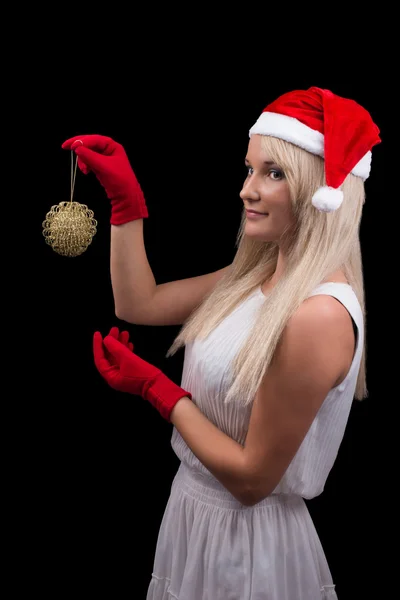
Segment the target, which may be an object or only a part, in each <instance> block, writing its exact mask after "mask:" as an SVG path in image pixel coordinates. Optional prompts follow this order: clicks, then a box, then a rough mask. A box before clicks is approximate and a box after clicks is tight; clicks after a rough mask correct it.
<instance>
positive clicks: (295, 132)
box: [249, 111, 371, 180]
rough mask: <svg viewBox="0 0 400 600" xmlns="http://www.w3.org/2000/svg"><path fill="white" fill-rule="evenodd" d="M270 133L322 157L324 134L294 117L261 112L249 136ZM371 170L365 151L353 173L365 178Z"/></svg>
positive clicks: (369, 153)
mask: <svg viewBox="0 0 400 600" xmlns="http://www.w3.org/2000/svg"><path fill="white" fill-rule="evenodd" d="M257 133H258V134H260V135H271V136H272V137H277V138H280V139H281V140H285V141H286V142H291V143H292V144H294V145H295V146H299V147H300V148H303V149H304V150H307V151H308V152H311V153H312V154H316V155H317V156H321V157H322V158H324V136H323V134H322V133H320V132H319V131H317V130H315V129H311V127H308V126H307V125H304V123H302V122H301V121H299V120H298V119H295V118H294V117H288V116H287V115H281V114H279V113H271V112H268V111H265V112H263V113H261V115H260V116H259V117H258V119H257V121H256V122H255V123H254V125H253V127H252V128H251V129H250V131H249V137H251V136H252V135H254V134H257ZM370 170H371V152H370V151H369V152H367V153H366V154H365V155H364V156H363V157H362V159H361V160H360V161H359V162H358V163H357V164H356V165H355V167H354V168H353V169H352V171H351V172H352V173H353V175H356V176H357V177H360V178H361V179H363V180H365V179H367V178H368V176H369V173H370Z"/></svg>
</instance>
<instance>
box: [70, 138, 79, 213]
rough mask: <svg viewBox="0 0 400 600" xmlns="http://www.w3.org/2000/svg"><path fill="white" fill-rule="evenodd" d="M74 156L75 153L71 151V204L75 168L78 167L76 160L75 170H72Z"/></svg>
mask: <svg viewBox="0 0 400 600" xmlns="http://www.w3.org/2000/svg"><path fill="white" fill-rule="evenodd" d="M74 154H75V152H74V151H73V150H71V199H70V202H72V198H73V195H74V187H75V178H76V167H77V165H78V160H75V168H74Z"/></svg>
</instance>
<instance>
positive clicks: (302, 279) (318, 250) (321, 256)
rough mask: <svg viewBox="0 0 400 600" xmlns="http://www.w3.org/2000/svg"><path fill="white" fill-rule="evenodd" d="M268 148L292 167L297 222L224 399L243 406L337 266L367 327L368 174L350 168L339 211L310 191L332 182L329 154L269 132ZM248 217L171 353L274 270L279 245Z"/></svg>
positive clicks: (363, 393) (362, 389)
mask: <svg viewBox="0 0 400 600" xmlns="http://www.w3.org/2000/svg"><path fill="white" fill-rule="evenodd" d="M262 147H263V149H264V150H265V151H266V152H267V153H268V155H269V157H270V160H272V161H273V162H274V163H276V164H278V165H279V166H280V167H281V168H282V169H283V171H284V173H285V176H286V179H287V181H288V185H289V190H290V197H291V202H292V208H293V212H294V215H295V226H294V228H293V229H292V230H291V232H290V234H288V236H286V239H284V240H281V241H280V243H281V242H282V241H284V243H285V250H286V248H287V254H286V253H285V256H286V259H287V263H286V266H285V271H284V273H283V275H282V276H281V278H280V279H279V281H278V282H277V284H276V285H275V286H274V287H273V289H272V291H271V292H269V293H268V296H267V297H266V299H265V302H263V303H262V306H261V307H260V309H259V313H258V315H257V319H256V322H255V323H254V326H253V328H252V329H251V331H250V332H249V335H248V338H247V339H246V341H245V343H244V344H243V346H242V347H241V349H240V350H239V352H238V353H237V355H236V357H235V359H234V362H233V371H234V377H233V383H232V385H231V387H230V389H229V390H228V393H227V396H226V397H225V399H224V402H226V403H227V402H230V401H231V400H232V399H233V398H234V397H239V398H240V403H241V404H242V405H243V406H246V405H247V404H249V403H250V402H251V401H252V400H253V398H254V397H255V395H256V393H257V389H258V387H259V385H260V384H261V381H262V378H263V376H264V374H265V372H266V370H267V369H268V366H269V364H270V363H271V360H272V358H273V356H274V352H275V349H276V346H277V344H278V342H279V339H280V337H281V335H282V332H283V330H284V328H285V325H286V323H287V322H288V320H289V319H290V318H291V317H292V315H293V314H294V313H295V311H296V310H297V309H298V308H299V306H300V305H301V303H302V302H303V301H304V300H305V299H307V297H308V296H309V295H310V293H311V292H312V291H313V290H314V289H315V287H316V286H318V285H319V284H320V283H321V282H322V281H323V280H324V279H325V278H326V277H327V276H328V275H330V274H331V273H333V272H334V271H336V270H338V269H343V270H344V273H345V275H346V278H347V280H348V282H349V284H350V285H351V286H352V288H353V290H354V292H355V294H356V296H357V298H358V301H359V303H360V306H361V309H362V312H363V319H364V329H366V322H365V315H366V310H365V298H364V279H363V266H362V257H361V248H360V239H359V229H360V221H361V215H362V207H363V204H364V201H365V189H364V183H363V181H362V180H361V179H360V178H358V177H356V176H354V175H352V174H350V175H348V176H347V178H346V180H345V181H344V183H343V185H342V190H343V194H344V198H343V203H342V205H341V206H340V208H339V209H337V210H336V211H334V212H332V213H325V212H320V211H318V210H317V209H316V208H315V207H314V206H313V205H312V202H311V198H312V195H313V193H314V192H315V190H316V189H317V188H319V187H320V186H321V185H325V176H324V161H323V159H321V158H320V157H318V156H315V155H313V154H310V153H308V152H306V151H305V150H303V149H301V148H299V147H297V146H295V145H293V144H290V143H288V142H285V141H283V140H280V139H277V138H273V137H269V136H263V137H262ZM245 221H246V216H245V211H244V210H243V214H242V218H241V223H240V227H239V231H238V235H237V238H236V244H235V247H236V248H237V250H236V253H235V257H234V260H233V262H232V264H231V266H230V268H229V269H228V270H227V273H226V274H225V275H224V277H223V278H221V279H220V281H219V282H218V283H217V285H216V286H215V287H214V289H213V290H212V291H211V292H210V293H209V294H208V296H207V297H206V298H204V300H203V301H202V303H201V304H200V305H199V306H198V307H197V308H196V309H195V310H194V311H193V312H192V313H191V315H190V316H189V317H188V319H187V320H186V321H185V323H184V324H183V326H182V328H181V330H180V332H179V334H178V335H177V337H176V338H175V340H174V342H173V344H172V345H171V347H170V348H169V350H168V352H167V354H166V356H167V357H168V356H171V355H173V354H175V352H176V351H177V350H178V349H179V348H180V347H182V346H184V345H186V344H188V343H189V342H190V341H193V340H194V339H195V338H196V337H197V338H199V339H204V338H205V337H207V336H208V335H209V333H210V332H211V331H212V330H213V329H214V328H215V327H216V326H217V325H218V324H219V323H220V322H221V321H222V320H223V319H224V318H225V317H226V316H227V315H228V314H230V313H231V312H232V310H233V309H234V308H235V307H236V306H237V305H239V304H240V303H241V302H242V301H243V300H244V299H245V298H247V297H248V296H249V294H251V293H252V292H253V291H254V290H255V289H256V288H257V287H259V286H260V285H261V284H262V283H263V282H265V281H267V280H269V279H270V278H271V276H272V275H273V273H274V271H275V268H276V265H277V259H278V252H279V247H278V244H277V243H275V242H262V241H259V240H255V239H252V238H249V237H248V236H246V235H245V233H244V229H245ZM289 236H290V237H289ZM365 339H366V335H365V336H364V347H363V352H362V358H361V364H360V369H359V372H358V378H357V385H356V390H355V398H356V399H357V400H362V399H363V398H365V397H367V396H368V391H367V384H366V341H365Z"/></svg>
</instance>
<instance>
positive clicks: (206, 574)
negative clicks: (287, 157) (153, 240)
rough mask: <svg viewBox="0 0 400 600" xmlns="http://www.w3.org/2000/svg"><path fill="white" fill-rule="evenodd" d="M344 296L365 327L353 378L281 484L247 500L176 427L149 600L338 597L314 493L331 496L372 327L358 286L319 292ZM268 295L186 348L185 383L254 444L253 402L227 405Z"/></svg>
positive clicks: (219, 420) (227, 427) (327, 403)
mask: <svg viewBox="0 0 400 600" xmlns="http://www.w3.org/2000/svg"><path fill="white" fill-rule="evenodd" d="M316 294H328V295H330V296H333V297H335V298H336V299H337V300H338V301H339V302H341V303H342V304H343V305H344V306H345V308H346V309H347V310H348V312H349V314H350V315H351V317H352V319H353V322H354V324H355V327H356V350H355V354H354V357H353V361H352V364H351V367H350V369H349V371H348V374H347V376H346V378H345V379H344V381H343V382H342V383H341V384H340V385H339V386H337V387H335V388H334V389H332V390H331V391H330V392H329V394H328V395H327V397H326V398H325V400H324V402H323V404H322V406H321V408H320V410H319V412H318V414H317V416H316V417H315V419H314V422H313V423H312V425H311V427H310V429H309V431H308V432H307V435H306V437H305V438H304V440H303V443H302V444H301V446H300V448H299V449H298V451H297V453H296V455H295V457H294V458H293V460H292V462H291V464H290V465H289V467H288V469H287V470H286V472H285V474H284V476H283V478H282V479H281V481H280V482H279V484H278V486H277V487H276V489H275V490H274V492H273V493H272V494H271V495H269V496H268V497H267V498H265V499H264V500H262V501H261V502H259V503H258V504H256V505H255V506H250V507H249V506H244V505H242V504H241V503H240V502H238V501H237V500H236V499H235V498H234V497H233V496H232V494H231V493H230V492H228V490H227V489H226V488H224V487H223V486H222V484H221V483H220V482H219V481H218V480H217V479H216V478H215V477H214V476H213V475H212V474H211V473H210V472H209V471H208V470H207V469H206V468H205V466H204V465H203V464H202V463H201V462H200V461H199V460H198V459H197V458H196V456H195V455H194V454H193V452H192V451H191V450H190V448H189V447H188V446H187V444H186V443H185V441H184V440H183V438H182V437H181V435H180V434H179V432H178V431H177V429H176V428H174V429H173V433H172V439H171V445H172V448H173V450H174V452H175V453H176V455H177V456H178V458H179V459H180V461H181V463H180V467H179V469H178V471H177V473H176V476H175V478H174V481H173V484H172V488H171V494H170V497H169V500H168V503H167V506H166V509H165V512H164V516H163V519H162V523H161V526H160V531H159V535H158V541H157V546H156V551H155V558H154V566H153V573H152V577H151V580H150V584H149V588H148V592H147V600H337V594H336V592H335V586H334V582H333V581H332V577H331V573H330V570H329V566H328V564H327V560H326V557H325V554H324V551H323V548H322V546H321V543H320V540H319V537H318V535H317V532H316V529H315V527H314V524H313V521H312V519H311V516H310V514H309V512H308V509H307V507H306V504H305V502H304V499H310V498H314V497H315V496H317V495H319V494H321V492H322V491H323V489H324V485H325V482H326V480H327V477H328V475H329V472H330V470H331V468H332V466H333V464H334V461H335V459H336V456H337V453H338V450H339V447H340V444H341V441H342V438H343V435H344V432H345V428H346V424H347V420H348V416H349V412H350V409H351V406H352V402H353V399H354V393H355V387H356V382H357V376H358V371H359V367H360V362H361V357H362V350H363V342H364V326H363V316H362V311H361V307H360V304H359V302H358V299H357V297H356V295H355V293H354V290H353V289H352V288H351V287H350V286H349V285H348V284H344V283H333V282H329V283H324V284H321V285H319V286H318V287H317V288H315V290H314V291H313V293H312V294H311V295H316ZM264 300H265V296H264V294H263V292H262V291H261V288H257V289H256V290H255V291H254V292H253V293H252V294H251V295H250V296H249V297H248V298H246V300H245V301H244V302H243V303H242V304H241V305H240V306H238V307H236V309H235V310H234V311H233V312H232V313H231V314H230V315H228V317H226V318H225V319H224V321H223V322H222V323H220V324H219V326H218V327H217V328H216V329H215V330H214V331H213V332H212V333H211V334H210V335H209V336H208V337H207V338H206V339H205V340H195V341H194V342H193V343H191V344H188V345H187V346H186V348H185V358H184V366H183V373H182V381H181V385H182V387H183V388H184V389H187V390H189V391H190V392H191V393H192V395H193V401H194V402H195V403H196V405H197V406H198V407H199V409H200V410H201V411H202V412H203V413H204V414H205V415H206V417H207V418H208V419H209V420H210V421H212V422H213V423H214V424H215V425H216V426H217V427H218V428H219V429H221V430H222V431H223V432H225V433H226V434H227V435H229V436H230V437H231V438H233V439H234V440H236V441H237V442H238V443H240V444H242V445H243V444H244V441H245V438H246V433H247V429H248V424H249V419H250V413H251V404H249V405H248V406H247V407H241V406H239V404H238V403H237V402H233V403H230V404H224V403H223V402H221V400H220V399H221V398H223V397H224V393H226V390H227V389H228V387H229V384H230V382H231V376H232V374H231V373H232V372H231V362H232V359H233V358H234V356H235V354H236V353H237V351H238V349H239V348H240V346H241V344H243V342H244V341H245V338H246V336H247V335H248V333H249V329H250V327H251V326H252V325H253V323H254V319H255V318H256V315H257V309H258V308H259V307H260V304H261V303H262V302H263V301H264Z"/></svg>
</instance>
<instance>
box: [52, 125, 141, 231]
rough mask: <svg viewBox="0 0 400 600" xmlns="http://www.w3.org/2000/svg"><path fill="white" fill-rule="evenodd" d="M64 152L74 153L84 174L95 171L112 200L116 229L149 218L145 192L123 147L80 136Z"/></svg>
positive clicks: (103, 139)
mask: <svg viewBox="0 0 400 600" xmlns="http://www.w3.org/2000/svg"><path fill="white" fill-rule="evenodd" d="M79 140H80V142H81V143H80V142H79ZM62 148H63V149H64V150H74V152H75V154H76V155H77V156H78V166H79V168H80V169H81V171H82V172H83V173H85V174H87V173H89V172H90V171H93V173H94V174H95V175H96V177H97V179H98V180H99V181H100V183H101V185H102V186H103V187H104V189H105V192H106V194H107V197H108V198H109V199H110V200H111V219H110V222H111V224H112V225H122V224H123V223H128V221H134V220H136V219H143V218H145V217H148V216H149V214H148V210H147V206H146V201H145V198H144V195H143V192H142V189H141V187H140V185H139V182H138V180H137V179H136V175H135V173H134V172H133V170H132V167H131V165H130V163H129V160H128V157H127V155H126V153H125V150H124V148H123V147H122V146H121V144H118V143H117V142H115V141H114V140H112V139H111V138H110V137H105V136H103V135H76V136H75V137H72V138H70V139H69V140H66V141H65V142H64V143H63V144H62Z"/></svg>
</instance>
